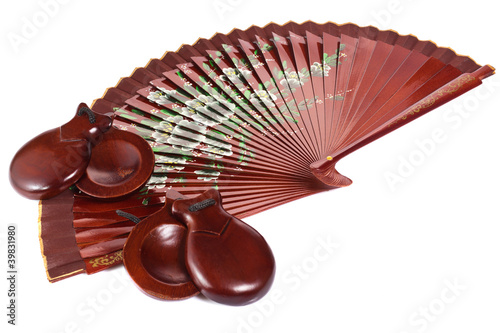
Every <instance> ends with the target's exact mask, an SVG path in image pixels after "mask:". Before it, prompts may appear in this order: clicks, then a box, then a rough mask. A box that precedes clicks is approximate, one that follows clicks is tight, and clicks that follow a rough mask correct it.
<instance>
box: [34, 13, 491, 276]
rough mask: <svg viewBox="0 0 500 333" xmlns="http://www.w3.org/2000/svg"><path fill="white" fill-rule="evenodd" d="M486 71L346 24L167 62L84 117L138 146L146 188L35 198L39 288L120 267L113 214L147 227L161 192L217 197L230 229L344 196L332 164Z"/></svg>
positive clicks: (198, 49)
mask: <svg viewBox="0 0 500 333" xmlns="http://www.w3.org/2000/svg"><path fill="white" fill-rule="evenodd" d="M493 73H494V69H493V68H492V67H491V66H483V67H481V66H479V65H477V64H476V63H475V62H474V61H473V60H471V59H470V58H468V57H464V56H459V55H456V54H455V53H454V52H453V51H452V50H450V49H447V48H440V47H437V46H436V45H435V44H434V43H432V42H429V41H420V40H418V39H417V38H416V37H414V36H411V35H409V36H400V35H398V34H397V33H396V32H393V31H379V30H378V29H376V28H374V27H364V28H360V27H358V26H356V25H354V24H345V25H336V24H333V23H326V24H323V25H320V24H316V23H313V22H305V23H303V24H297V23H294V22H289V23H287V24H285V25H283V26H279V25H276V24H269V25H267V26H265V27H263V28H260V27H251V28H249V29H248V30H246V31H242V30H233V31H232V32H231V33H229V34H228V35H223V34H216V35H214V36H213V37H212V38H210V39H208V40H207V39H200V40H198V41H197V42H196V43H195V44H194V45H192V46H189V45H183V46H182V47H181V48H180V49H179V50H178V51H176V52H167V53H166V54H165V55H164V56H163V57H162V58H161V59H152V60H151V61H150V62H149V63H148V64H147V65H146V67H144V68H137V69H136V70H135V71H134V72H133V74H132V75H131V76H130V77H126V78H122V79H121V80H120V82H119V83H118V84H117V85H116V87H114V88H110V89H108V90H107V91H106V93H105V94H104V96H103V97H102V98H100V99H97V100H96V101H94V104H93V106H92V110H93V111H94V112H97V113H109V112H114V113H115V115H116V118H115V120H114V125H115V126H116V127H117V128H119V129H121V130H125V131H130V132H132V133H135V134H138V135H140V136H141V137H143V138H144V139H146V140H147V141H148V142H149V144H150V145H151V147H152V148H153V151H154V153H155V167H154V172H153V175H152V177H151V178H150V180H149V182H148V184H147V187H145V188H143V189H142V190H141V191H140V192H138V193H136V194H135V195H133V196H129V197H127V198H123V199H121V200H118V201H116V200H115V201H111V202H110V201H105V200H100V199H96V198H91V197H89V196H86V195H84V194H82V193H73V192H70V191H67V192H65V193H63V194H62V195H60V196H59V197H57V198H55V199H51V200H43V201H41V204H40V210H41V212H40V221H41V231H40V232H41V235H40V237H41V238H40V240H41V245H42V251H43V255H44V257H45V259H46V266H47V273H48V277H49V280H51V281H56V280H59V279H61V278H64V277H68V276H71V275H74V274H77V273H80V272H87V273H92V272H95V271H99V270H101V269H104V268H107V267H110V266H112V265H115V264H118V263H120V262H121V260H122V258H121V248H122V247H123V244H124V242H125V240H126V237H127V234H128V232H130V230H131V228H132V226H133V224H131V223H130V221H127V220H125V219H124V218H121V217H120V216H118V215H116V214H115V210H116V209H121V210H124V211H127V212H130V213H133V214H135V215H136V216H139V217H145V216H148V215H150V214H151V213H153V212H155V211H157V210H159V209H160V208H161V207H162V205H163V202H164V195H165V191H166V190H168V189H174V190H176V191H178V192H180V193H181V194H183V195H187V196H189V195H192V194H197V193H200V192H201V191H203V190H206V189H208V188H216V189H218V190H219V191H220V193H221V194H222V197H223V204H224V208H225V209H226V210H227V211H228V212H229V213H231V214H233V215H235V216H237V217H239V218H242V217H245V216H249V215H252V214H256V213H258V212H261V211H263V210H266V209H269V208H272V207H274V206H277V205H281V204H283V203H286V202H289V201H292V200H296V199H299V198H302V197H305V196H308V195H311V194H314V193H318V192H321V191H327V190H330V189H335V188H340V187H345V186H348V185H350V184H351V180H350V179H349V178H347V177H346V176H343V175H341V174H340V173H339V172H337V170H336V169H335V164H336V163H337V162H338V161H339V160H340V159H341V158H343V157H344V156H346V155H348V154H349V153H351V152H353V151H355V150H357V149H358V148H360V147H362V146H364V145H366V144H368V143H370V142H372V141H373V140H376V139H377V138H379V137H381V136H383V135H385V134H387V133H389V132H391V131H393V130H395V129H397V128H399V127H401V126H403V125H405V124H407V123H408V122H410V121H412V120H414V119H416V118H418V117H420V116H422V115H423V114H425V113H427V112H429V111H431V110H432V109H434V108H436V107H438V106H440V105H442V104H444V103H446V102H448V101H450V100H451V99H453V98H455V97H457V96H459V95H461V94H463V93H464V92H466V91H468V90H470V89H472V88H474V87H476V86H478V85H479V84H481V80H482V79H484V78H486V77H488V76H490V75H492V74H493ZM75 239H76V242H75Z"/></svg>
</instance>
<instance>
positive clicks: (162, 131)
mask: <svg viewBox="0 0 500 333" xmlns="http://www.w3.org/2000/svg"><path fill="white" fill-rule="evenodd" d="M154 129H155V131H154V132H153V134H151V136H152V137H153V138H154V139H155V141H156V142H159V143H168V139H169V138H170V136H171V132H172V131H173V129H174V125H172V123H170V122H168V121H162V122H160V123H159V124H158V125H157V126H155V127H154Z"/></svg>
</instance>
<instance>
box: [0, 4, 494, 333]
mask: <svg viewBox="0 0 500 333" xmlns="http://www.w3.org/2000/svg"><path fill="white" fill-rule="evenodd" d="M45 1H47V0H45ZM42 2H44V1H43V0H42ZM489 3H491V1H486V0H476V1H472V2H471V1H453V2H451V1H431V0H420V1H417V0H413V1H410V0H399V1H398V0H392V1H391V0H375V1H374V0H371V1H338V2H335V1H315V0H309V1H301V2H295V3H293V2H291V1H262V0H254V1H240V0H217V1H215V0H190V1H184V2H180V1H177V2H174V1H153V0H144V1H141V2H139V1H124V0H121V1H118V0H113V1H105V2H104V1H76V0H66V3H64V4H62V0H61V3H60V4H59V5H58V7H57V8H55V7H52V9H53V13H52V14H53V17H50V18H49V19H48V20H47V22H43V21H41V23H42V25H43V26H42V27H40V28H39V29H38V31H37V32H36V33H33V34H32V36H27V37H28V38H26V40H24V43H22V44H20V45H17V46H14V45H13V44H12V43H11V42H10V41H9V37H8V36H13V34H16V35H18V36H22V27H23V25H24V24H26V23H25V22H26V21H25V20H27V21H30V22H33V20H34V16H35V17H37V15H38V19H40V15H42V16H43V14H40V13H41V12H43V9H42V5H41V4H40V2H38V1H35V0H24V1H3V2H2V4H1V5H0V22H1V23H0V25H1V30H2V31H1V38H0V44H1V53H0V54H1V61H0V67H1V73H2V75H1V80H0V85H1V90H0V93H1V96H2V106H1V109H2V120H3V122H2V131H1V141H2V147H3V148H2V152H3V153H2V154H3V156H4V158H3V160H2V163H1V170H0V175H2V176H1V177H0V180H1V187H0V188H1V189H2V194H1V195H2V200H1V204H2V206H1V207H2V209H1V214H2V218H1V219H0V220H1V222H0V223H1V226H0V235H1V240H2V244H1V247H0V263H1V264H0V268H1V270H0V280H1V281H2V282H1V283H0V308H1V309H3V310H0V318H1V319H0V322H1V323H0V327H2V328H1V331H2V332H5V328H7V331H8V332H40V333H41V332H51V333H62V332H95V333H98V332H109V331H110V330H113V331H124V332H138V331H140V332H163V331H164V332H180V331H182V332H245V333H250V332H277V331H284V332H304V331H308V332H346V333H347V332H370V333H378V332H384V333H392V332H393V333H402V332H407V333H414V332H494V331H495V332H498V331H499V329H500V322H499V321H498V313H499V312H500V301H499V299H500V261H499V255H500V241H499V239H500V237H499V236H500V226H499V222H500V220H499V210H498V206H497V205H498V198H499V196H498V188H500V176H499V173H498V170H499V169H500V158H499V157H498V143H499V142H500V132H499V131H498V130H497V128H498V124H499V123H500V112H499V111H500V110H499V105H500V98H499V95H500V94H499V92H500V78H496V77H492V78H490V79H489V81H490V82H489V85H488V87H489V88H486V82H485V86H482V87H481V88H479V89H476V90H475V91H472V92H469V93H468V94H466V95H464V96H462V97H461V98H458V99H456V100H454V101H453V102H452V103H449V104H447V105H446V106H444V107H442V108H440V109H438V110H435V111H433V112H432V113H431V114H429V115H427V116H425V117H423V118H421V119H419V120H417V121H415V122H413V123H411V124H409V125H407V126H405V127H403V128H401V129H400V130H398V131H396V132H395V133H392V134H390V135H388V136H386V137H384V138H382V139H380V140H378V141H376V142H374V143H373V144H371V145H369V146H367V147H365V148H363V149H361V150H360V151H357V152H355V153H354V154H352V155H350V156H348V157H347V158H345V160H343V161H342V162H341V163H340V164H339V166H338V168H339V171H340V172H342V173H343V174H345V175H346V176H348V177H350V178H351V179H353V180H354V184H353V185H352V186H351V187H349V188H345V189H340V190H336V191H332V192H328V193H324V194H320V195H316V196H312V197H309V198H306V199H303V200H299V201H296V202H293V203H291V204H287V205H283V206H281V207H278V208H274V209H272V210H270V211H267V212H264V213H261V214H258V215H256V216H253V217H251V218H248V219H246V221H247V222H248V223H250V224H251V225H253V226H254V227H256V228H257V229H258V230H259V231H260V232H261V233H262V234H263V235H264V236H265V237H266V239H267V240H268V242H269V243H270V245H271V246H272V248H273V250H274V253H275V257H276V261H277V273H276V281H275V283H274V286H273V289H272V291H271V292H270V294H269V295H268V297H266V298H265V299H264V300H262V301H260V302H258V303H256V304H253V305H250V306H246V307H228V306H223V305H219V304H216V303H213V302H210V301H206V300H204V299H202V298H200V297H195V298H192V299H189V300H186V301H181V302H160V301H156V300H153V299H151V298H149V297H147V296H145V295H143V294H142V293H141V292H140V291H139V290H138V289H137V288H136V287H135V286H134V285H133V284H132V282H131V281H130V280H129V279H128V276H127V275H126V272H125V270H124V269H123V267H119V268H116V269H113V270H111V271H107V272H103V273H99V274H95V275H92V276H85V275H80V276H77V277H73V278H71V279H68V280H65V281H62V282H58V283H55V284H50V283H48V282H47V280H46V276H45V272H44V267H43V263H42V258H41V256H40V251H39V244H38V234H37V233H38V230H37V202H36V201H29V200H27V199H24V198H22V197H20V196H19V195H18V194H17V193H15V192H14V191H13V190H12V189H11V187H10V185H9V183H8V176H7V175H8V164H9V162H10V159H11V158H12V156H13V155H14V153H15V152H16V151H17V149H19V147H20V146H21V145H22V144H24V143H25V142H26V141H28V140H29V139H30V138H32V137H33V136H35V135H36V134H38V133H40V132H42V131H45V130H47V129H50V128H53V127H56V126H59V125H61V124H63V123H65V122H66V121H67V120H69V119H70V118H71V117H72V116H73V114H74V112H75V108H76V106H77V105H78V103H79V102H82V101H83V102H87V103H89V104H90V103H91V102H92V100H93V99H95V98H98V97H100V96H101V95H102V94H103V92H104V90H105V88H107V87H109V86H114V85H115V84H116V82H117V81H118V79H119V78H120V77H122V76H128V75H129V74H130V73H131V72H132V70H133V69H134V67H140V66H143V65H145V64H146V63H147V61H148V60H149V59H150V58H151V57H160V56H162V54H163V53H164V51H166V50H176V49H177V48H178V47H179V46H180V45H181V44H182V43H187V44H191V43H193V42H195V41H196V39H197V38H198V37H210V36H211V35H212V34H214V33H215V32H222V33H227V32H229V31H230V30H231V29H232V28H233V27H238V28H242V29H245V28H247V27H249V26H250V25H252V24H255V25H260V26H262V25H265V24H266V23H268V22H270V21H274V22H276V23H279V24H283V23H285V22H286V21H288V20H294V21H297V22H302V21H305V20H308V19H311V20H313V21H316V22H325V21H333V22H338V23H344V22H354V23H356V24H358V25H367V24H374V25H376V26H378V27H379V28H382V29H387V28H391V29H394V30H396V31H398V32H399V33H400V34H408V33H412V34H414V35H416V36H417V37H419V38H420V39H422V40H424V39H432V40H433V41H435V42H436V43H437V44H439V45H441V46H449V47H453V48H454V49H455V50H456V51H457V52H458V53H460V54H465V55H469V56H471V57H473V58H474V59H475V60H476V61H477V62H478V63H480V64H483V65H484V64H491V65H493V66H494V65H497V66H500V56H499V54H500V52H499V51H500V50H499V46H498V38H497V35H498V16H497V14H496V13H495V11H494V10H492V8H489ZM221 4H222V5H221ZM224 4H225V6H224ZM217 6H219V7H217ZM217 8H219V10H218V9H217ZM42 18H43V17H42ZM39 23H40V22H39ZM23 38H24V37H23ZM458 110H463V112H462V113H459V112H458ZM434 131H440V132H441V133H442V135H444V139H443V140H441V142H439V143H435V147H434V149H433V150H432V151H430V152H428V154H427V155H425V157H424V158H423V159H421V160H418V158H417V161H418V162H419V163H417V164H419V165H416V166H415V167H414V170H413V171H412V172H411V174H410V175H408V176H407V177H405V178H404V182H399V183H397V184H395V185H394V186H393V187H392V188H391V186H389V183H388V182H387V180H386V175H387V173H388V172H392V173H395V174H397V172H398V166H400V163H401V159H406V160H408V159H410V157H412V156H413V159H414V160H415V158H416V157H418V156H420V157H422V156H424V155H422V154H423V152H422V150H421V149H420V148H419V146H418V145H417V143H416V142H417V141H418V142H422V141H426V140H427V141H428V140H429V139H431V138H432V133H433V132H434ZM443 133H444V134H443ZM409 173H410V172H409ZM8 223H16V224H17V227H18V255H19V259H18V267H19V275H18V298H17V302H18V303H17V304H18V309H17V310H18V318H17V324H18V325H17V326H16V327H12V326H11V325H7V323H6V322H7V317H6V315H5V314H6V312H7V310H6V308H5V307H6V304H7V301H8V300H7V285H6V279H5V278H4V276H6V266H5V262H6V246H5V234H6V230H7V224H8ZM328 241H333V242H336V243H338V248H336V249H334V250H333V251H332V253H328V252H326V251H325V250H324V249H321V248H318V246H321V244H322V243H325V242H328ZM318 251H319V252H318ZM315 254H316V256H315ZM318 254H320V256H318ZM298 270H300V271H301V272H303V273H298ZM450 284H452V285H453V284H458V287H455V288H454V289H450V287H449V286H450ZM277 295H278V296H279V297H277ZM273 296H274V297H273ZM92 299H94V300H96V301H95V302H96V304H97V305H96V306H95V308H92V307H91V305H90V302H92ZM425 311H427V312H428V315H426V316H425V315H424V314H423V313H424V312H425Z"/></svg>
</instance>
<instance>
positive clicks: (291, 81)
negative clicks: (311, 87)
mask: <svg viewBox="0 0 500 333" xmlns="http://www.w3.org/2000/svg"><path fill="white" fill-rule="evenodd" d="M303 78H304V74H302V73H297V72H285V77H284V78H283V79H282V80H281V81H280V84H281V85H282V86H283V87H285V88H288V89H293V88H298V87H300V86H302V85H304V81H303Z"/></svg>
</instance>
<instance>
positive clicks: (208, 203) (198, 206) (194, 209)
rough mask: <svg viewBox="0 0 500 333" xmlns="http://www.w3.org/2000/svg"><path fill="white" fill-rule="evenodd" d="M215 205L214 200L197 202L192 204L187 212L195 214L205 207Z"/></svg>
mask: <svg viewBox="0 0 500 333" xmlns="http://www.w3.org/2000/svg"><path fill="white" fill-rule="evenodd" d="M213 205H215V200H214V199H206V200H203V201H200V202H197V203H195V204H192V205H191V206H189V208H188V209H189V211H190V212H197V211H199V210H202V209H205V208H207V207H210V206H213Z"/></svg>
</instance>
